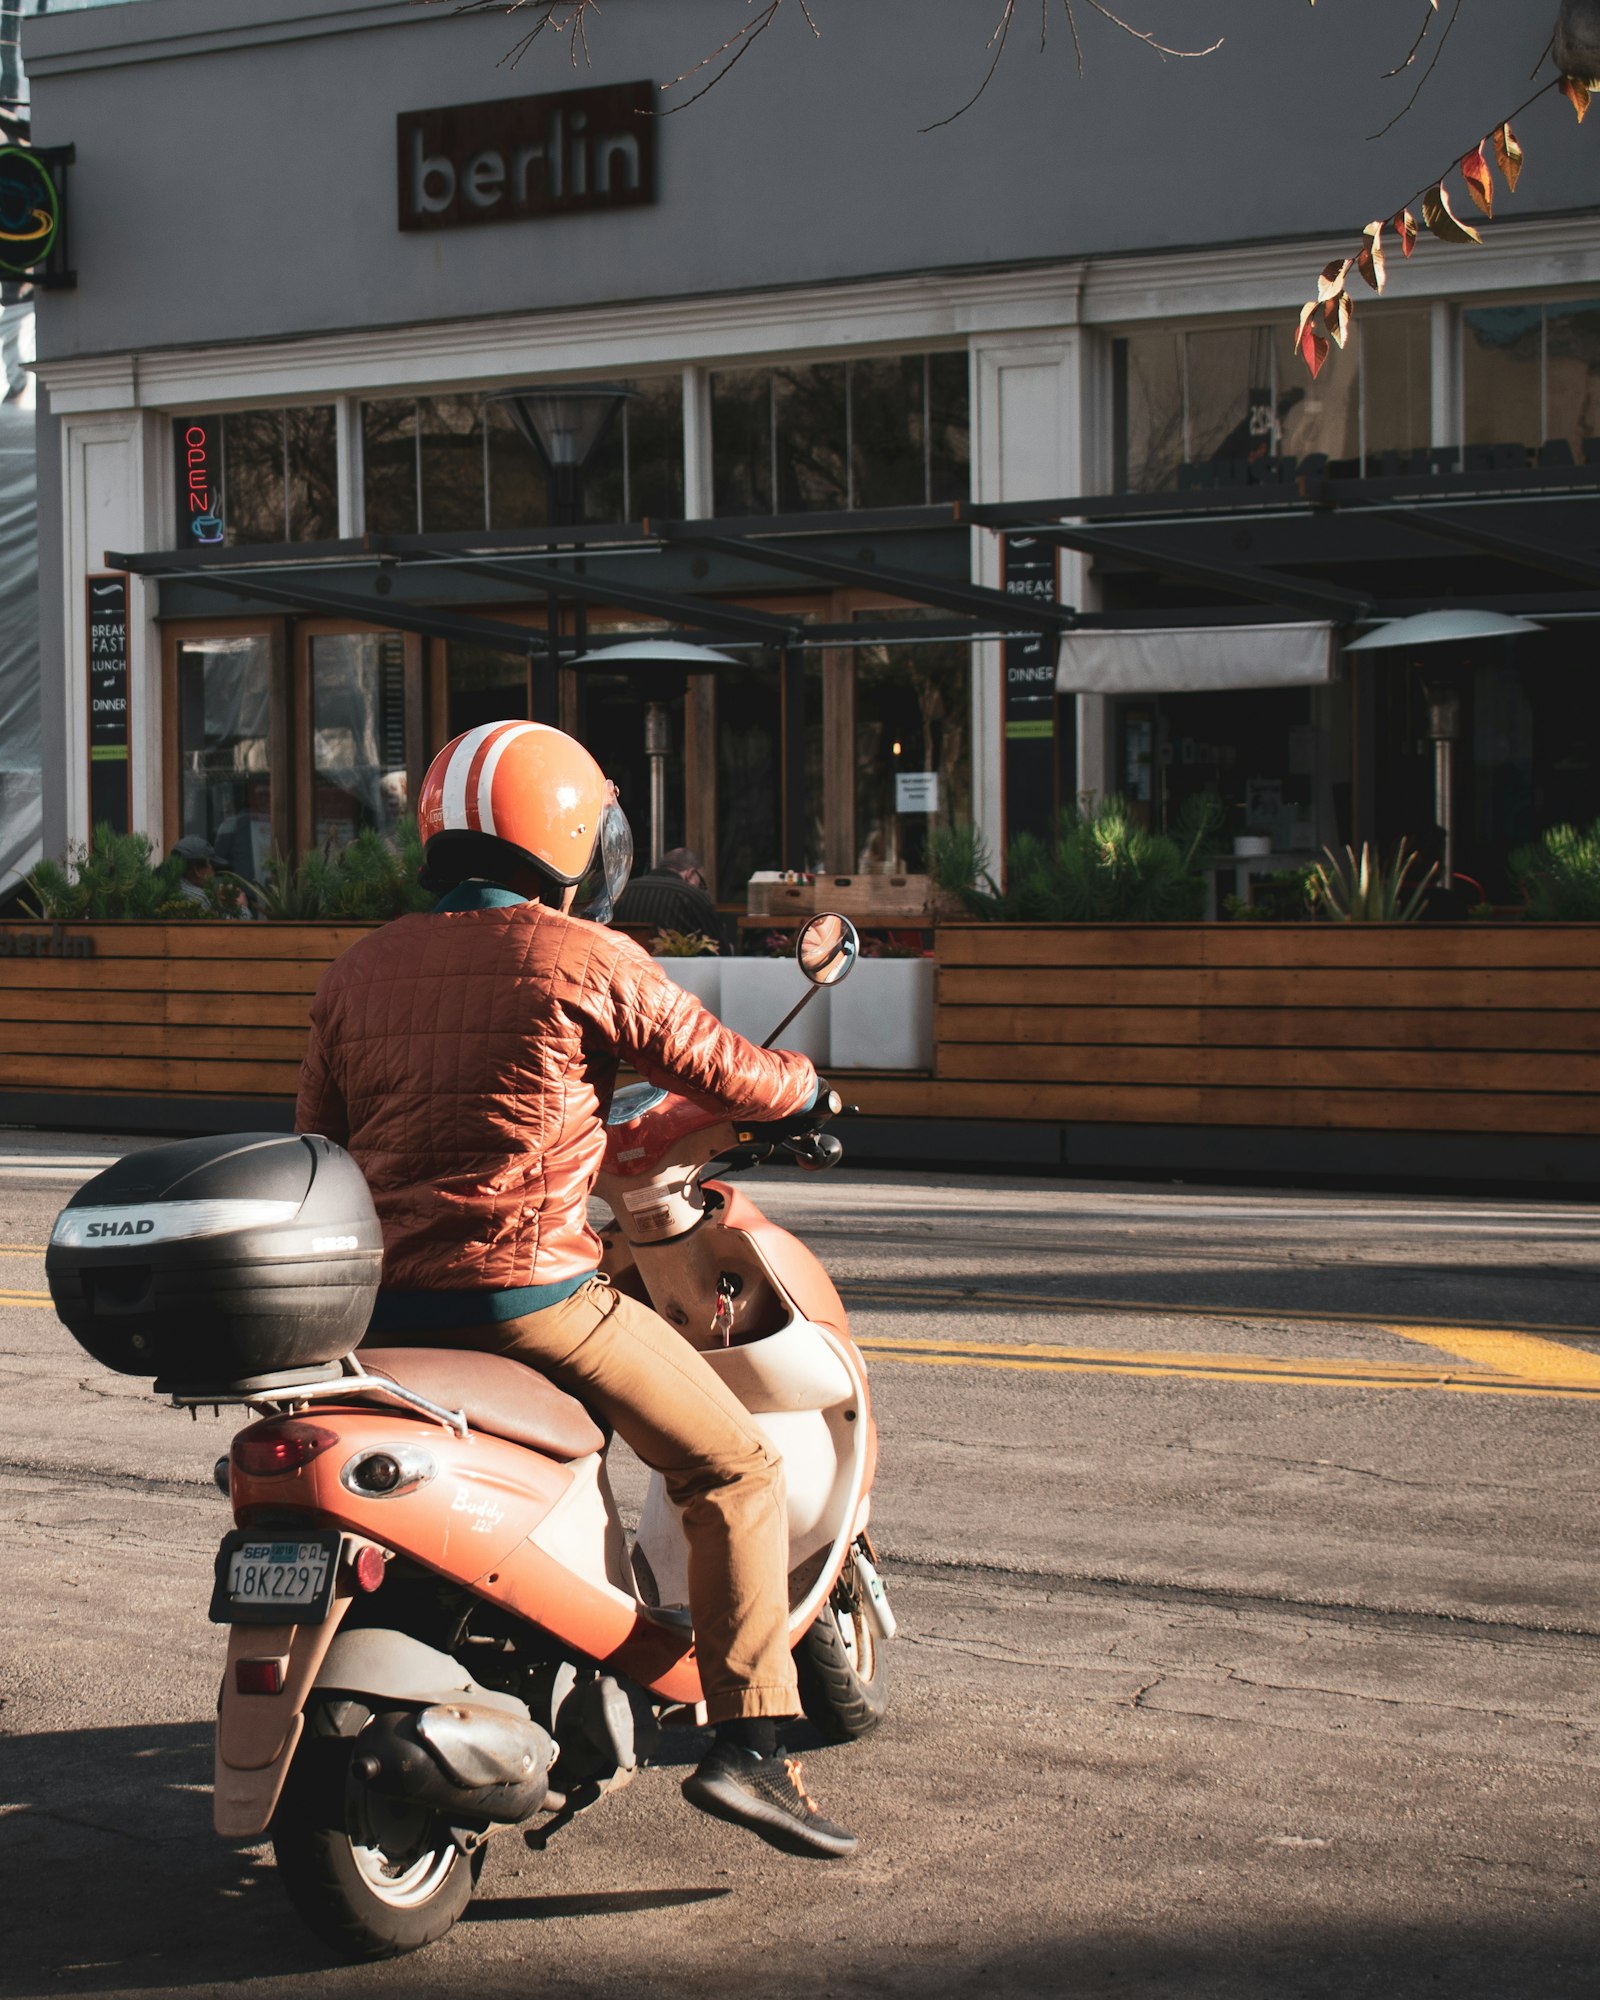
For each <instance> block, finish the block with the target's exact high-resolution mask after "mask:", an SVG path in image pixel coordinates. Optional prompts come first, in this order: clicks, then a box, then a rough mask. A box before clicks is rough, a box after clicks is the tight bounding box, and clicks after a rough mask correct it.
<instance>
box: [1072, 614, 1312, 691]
mask: <svg viewBox="0 0 1600 2000" xmlns="http://www.w3.org/2000/svg"><path fill="white" fill-rule="evenodd" d="M1332 677H1333V627H1332V625H1331V624H1326V623H1322V624H1315V625H1304V624H1296V625H1201V626H1185V627H1182V628H1178V629H1168V630H1165V631H1159V632H1155V631H1134V632H1128V631H1124V632H1108V631H1090V632H1068V633H1066V634H1065V635H1064V636H1063V637H1062V640H1061V645H1060V651H1059V653H1058V654H1057V659H1056V688H1057V690H1058V692H1060V693H1062V694H1149V695H1155V694H1202V693H1210V692H1213V691H1217V690H1221V689H1224V688H1267V687H1308V686H1316V685H1319V684H1320V683H1322V682H1323V681H1327V680H1331V679H1332Z"/></svg>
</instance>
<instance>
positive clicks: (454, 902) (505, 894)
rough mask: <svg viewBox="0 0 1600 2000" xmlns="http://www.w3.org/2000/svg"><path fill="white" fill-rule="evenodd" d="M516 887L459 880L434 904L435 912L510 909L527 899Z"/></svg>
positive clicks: (436, 913)
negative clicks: (503, 887) (505, 887)
mask: <svg viewBox="0 0 1600 2000" xmlns="http://www.w3.org/2000/svg"><path fill="white" fill-rule="evenodd" d="M527 900H528V899H527V897H526V896H519V895H518V894H517V892H516V890H515V889H502V888H501V887H500V885H499V884H498V883H497V882H472V881H469V882H458V883H457V884H456V886H455V887H454V888H453V889H452V890H451V891H450V892H449V894H448V895H444V896H441V897H440V898H439V900H438V902H437V903H435V904H434V906H433V909H434V914H435V915H436V916H437V915H438V914H439V912H440V911H441V910H443V911H447V912H448V911H454V910H509V909H513V908H515V907H516V905H517V904H519V903H525V902H526V901H527Z"/></svg>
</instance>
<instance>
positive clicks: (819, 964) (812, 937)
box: [794, 912, 861, 986]
mask: <svg viewBox="0 0 1600 2000" xmlns="http://www.w3.org/2000/svg"><path fill="white" fill-rule="evenodd" d="M860 955H861V939H860V936H859V934H858V933H857V931H856V927H855V925H854V924H853V923H851V921H850V919H849V918H848V917H841V916H837V915H835V914H833V913H832V912H829V913H828V914H827V915H825V916H820V917H813V918H812V919H811V920H810V922H809V923H806V924H802V925H801V927H800V932H799V935H798V936H797V937H796V938H795V941H794V956H795V963H796V964H797V965H798V966H799V968H800V970H801V971H802V972H803V973H804V974H805V976H806V977H807V979H809V980H810V981H811V983H812V985H813V986H837V985H838V983H839V981H840V980H841V979H843V978H844V976H845V974H846V973H847V972H849V970H850V968H851V967H852V966H853V965H854V964H855V962H856V960H857V959H858V958H859V957H860Z"/></svg>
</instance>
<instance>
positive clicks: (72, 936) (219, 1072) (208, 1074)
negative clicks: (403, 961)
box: [0, 922, 366, 1118]
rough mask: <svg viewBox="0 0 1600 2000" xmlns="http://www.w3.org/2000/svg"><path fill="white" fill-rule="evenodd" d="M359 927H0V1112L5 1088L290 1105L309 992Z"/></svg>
mask: <svg viewBox="0 0 1600 2000" xmlns="http://www.w3.org/2000/svg"><path fill="white" fill-rule="evenodd" d="M364 928H366V927H365V926H362V925H351V924H221V923H205V922H199V923H178V924H161V923H150V924H141V923H116V924H67V925H64V926H54V925H49V924H10V925H6V926H4V927H0V930H3V934H0V1118H3V1117H4V1115H5V1109H4V1106H5V1097H6V1094H7V1093H11V1092H15V1093H19V1094H21V1093H29V1094H31V1093H35V1092H41V1091H44V1092H70V1093H72V1094H74V1095H80V1096H94V1097H104V1096H138V1097H152V1096H155V1097H166V1096H171V1097H229V1098H241V1097H243V1098H252V1097H259V1098H263V1099H268V1100H277V1101H279V1102H281V1101H282V1100H283V1099H285V1098H293V1096H294V1094H295V1087H296V1080H297V1077H298V1074H299V1069H300V1058H301V1056H302V1055H303V1054H304V1053H305V1045H306V1022H307V1011H308V1009H309V1007H310V1004H311V995H312V994H313V993H314V992H315V990H316V985H317V981H318V980H319V979H320V978H321V977H322V974H323V971H324V969H325V968H326V967H327V966H328V964H329V963H330V962H331V961H332V960H333V959H335V958H337V957H338V956H339V954H340V953H341V952H342V951H344V950H346V949H347V948H348V947H349V946H350V945H352V944H353V943H354V942H355V940H356V939H357V938H358V937H360V936H361V935H362V932H363V929H364ZM24 941H26V944H27V946H31V955H30V956H27V957H23V956H20V955H19V952H18V947H19V946H22V945H23V944H24ZM84 943H87V944H88V946H89V947H90V949H91V951H92V953H93V956H89V957H80V956H75V955H74V956H67V955H62V956H56V955H54V954H55V953H56V952H57V951H59V952H61V953H62V954H66V953H71V952H75V951H77V950H78V949H80V948H81V946H82V945H83V944H84ZM8 945H9V947H10V950H9V952H8V951H7V949H6V947H7V946H8ZM41 954H43V955H41Z"/></svg>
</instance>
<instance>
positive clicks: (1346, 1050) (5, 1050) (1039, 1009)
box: [0, 923, 1600, 1136]
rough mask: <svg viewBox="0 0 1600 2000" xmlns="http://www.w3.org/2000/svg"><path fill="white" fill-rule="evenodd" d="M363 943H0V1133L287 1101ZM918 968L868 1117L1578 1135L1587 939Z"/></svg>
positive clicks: (1539, 928) (1152, 932)
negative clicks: (327, 981) (910, 1029)
mask: <svg viewBox="0 0 1600 2000" xmlns="http://www.w3.org/2000/svg"><path fill="white" fill-rule="evenodd" d="M362 928H363V927H362V926H359V925H337V924H255V925H239V924H209V923H190V924H137V923H126V924H92V925H69V926H66V927H65V928H64V930H59V931H58V930H56V929H55V928H53V927H51V926H48V925H43V924H15V925H10V926H4V927H0V1120H3V1119H5V1117H6V1116H7V1110H6V1103H7V1098H8V1096H9V1097H11V1098H13V1099H15V1098H20V1097H23V1096H27V1097H29V1098H31V1099H34V1100H35V1101H36V1100H37V1096H38V1094H40V1093H71V1094H73V1095H75V1096H92V1097H96V1098H105V1097H114V1096H117V1095H123V1096H129V1097H134V1096H137V1097H142V1098H150V1097H159V1096H170V1097H187V1098H197V1097H198V1098H206V1097H215V1098H231V1099H235V1100H237V1099H240V1098H244V1099H262V1100H265V1101H275V1102H277V1103H280V1104H281V1103H282V1102H284V1101H285V1100H288V1099H292V1097H293V1096H294V1091H295V1084H296V1077H297V1072H298V1068H299V1063H300V1057H301V1054H302V1052H303V1050H304V1047H305V1035H306V1015H307V1009H308V1006H309V1003H310V999H311V995H312V993H313V991H314V990H315V988H316V984H317V980H318V979H319V978H320V977H321V974H322V971H323V968H324V967H325V966H326V965H327V964H328V963H329V962H330V961H331V960H332V959H334V958H336V957H337V956H338V955H339V954H340V952H342V951H344V950H345V949H346V948H347V947H348V946H349V945H351V944H352V943H354V941H355V940H356V938H357V937H359V936H360V935H361V934H362ZM24 937H26V938H27V939H28V946H27V947H26V949H27V952H28V955H26V956H24V955H22V950H23V947H22V946H21V940H22V939H23V938H24ZM79 940H88V942H89V943H90V945H91V946H92V949H93V953H94V955H93V956H92V957H75V956H62V955H55V954H56V953H60V952H66V951H70V950H72V949H73V948H75V945H76V941H79ZM8 947H9V948H8ZM937 957H938V975H937V976H938V1009H937V1016H936V1022H935V1055H934V1073H933V1076H932V1078H931V1079H929V1078H926V1077H917V1078H910V1077H907V1078H898V1077H892V1076H883V1075H878V1076H871V1077H868V1076H860V1077H858V1078H853V1079H852V1080H851V1083H850V1090H849V1094H850V1096H851V1097H852V1098H853V1099H855V1100H856V1101H857V1102H858V1103H859V1104H860V1105H861V1108H862V1110H863V1111H865V1112H867V1113H868V1114H870V1115H874V1116H879V1117H896V1118H950V1119H973V1120H990V1121H993V1120H1037V1121H1041V1122H1052V1123H1056V1124H1077V1123H1089V1124H1111V1125H1116V1124H1161V1125H1200V1126H1277V1127H1300V1128H1303V1129H1307V1130H1310V1129H1323V1130H1338V1129H1344V1130H1365V1131H1407V1132H1439V1133H1448V1132H1477V1133H1496V1132H1504V1133H1523V1134H1548V1135H1563V1136H1594V1135H1600V1008H1597V1001H1600V925H1583V924H1551V925H1531V924H1529V925H1522V924H1519V925H1475V924H1474V925H1461V926H1444V925H1427V924H1420V925H1419V924H1395V925H1378V924H1349V925H1335V924H1307V925H1287V924H1261V925H1248V924H1194V925H1190V924H1170V925H1134V924H1126V925H1104V926H1100V925H1064V926H1061V927H1059V928H1052V929H1034V928H1031V927H1029V926H1025V925H1010V924H975V925H947V926H944V927H942V928H941V929H940V930H939V932H938V933H937Z"/></svg>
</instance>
